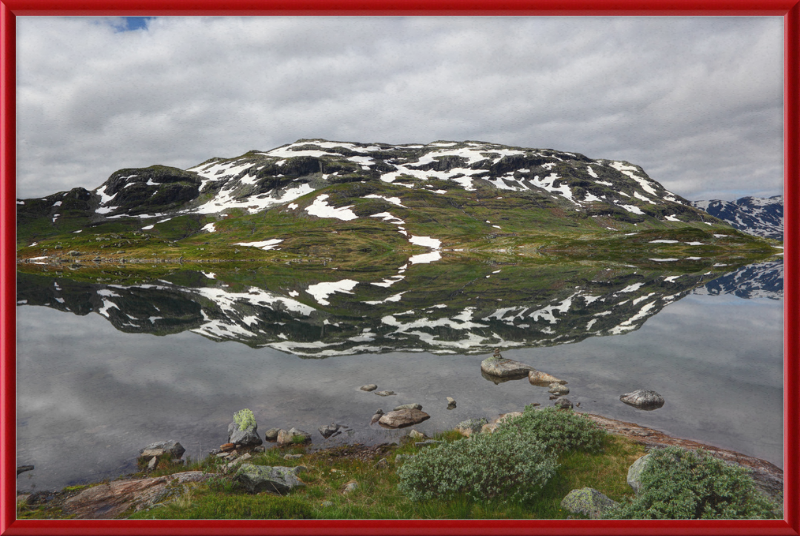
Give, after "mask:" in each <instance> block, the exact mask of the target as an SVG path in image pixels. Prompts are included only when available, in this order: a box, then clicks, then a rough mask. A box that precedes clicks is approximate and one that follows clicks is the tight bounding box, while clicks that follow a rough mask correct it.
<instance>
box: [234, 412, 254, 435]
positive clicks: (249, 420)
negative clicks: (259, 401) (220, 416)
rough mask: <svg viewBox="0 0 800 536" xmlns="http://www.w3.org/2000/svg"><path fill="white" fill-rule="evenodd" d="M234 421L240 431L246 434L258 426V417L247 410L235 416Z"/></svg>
mask: <svg viewBox="0 0 800 536" xmlns="http://www.w3.org/2000/svg"><path fill="white" fill-rule="evenodd" d="M233 421H234V422H235V423H236V424H237V425H238V426H239V430H242V431H243V432H246V431H247V430H251V429H253V428H255V426H256V417H255V415H253V412H252V411H250V410H249V409H247V408H245V409H243V410H241V411H237V412H236V413H234V414H233Z"/></svg>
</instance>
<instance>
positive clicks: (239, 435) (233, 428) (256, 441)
mask: <svg viewBox="0 0 800 536" xmlns="http://www.w3.org/2000/svg"><path fill="white" fill-rule="evenodd" d="M228 443H233V444H234V445H241V446H243V447H255V446H257V445H260V444H262V443H263V441H262V440H261V437H260V436H259V435H258V424H254V425H253V427H252V428H247V429H246V430H242V429H240V428H239V425H238V424H236V421H234V422H232V423H230V424H229V425H228Z"/></svg>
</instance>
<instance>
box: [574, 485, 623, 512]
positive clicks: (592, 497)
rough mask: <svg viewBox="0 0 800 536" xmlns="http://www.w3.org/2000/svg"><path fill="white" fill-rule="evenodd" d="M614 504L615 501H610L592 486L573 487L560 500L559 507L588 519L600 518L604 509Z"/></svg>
mask: <svg viewBox="0 0 800 536" xmlns="http://www.w3.org/2000/svg"><path fill="white" fill-rule="evenodd" d="M616 504H617V503H616V501H612V500H611V499H609V498H608V497H606V496H605V495H603V494H602V493H600V492H599V491H597V490H596V489H594V488H581V489H574V490H572V491H570V492H569V493H568V494H567V496H566V497H564V500H562V501H561V507H562V508H564V509H565V510H569V511H570V512H572V513H573V514H582V515H585V516H587V517H588V518H590V519H599V518H601V517H602V516H603V514H604V513H605V511H606V510H608V509H609V508H611V507H613V506H614V505H616Z"/></svg>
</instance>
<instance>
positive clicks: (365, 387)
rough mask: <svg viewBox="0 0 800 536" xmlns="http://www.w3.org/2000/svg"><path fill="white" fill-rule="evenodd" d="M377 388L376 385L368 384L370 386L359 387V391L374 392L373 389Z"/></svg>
mask: <svg viewBox="0 0 800 536" xmlns="http://www.w3.org/2000/svg"><path fill="white" fill-rule="evenodd" d="M377 388H378V386H377V385H375V384H374V383H370V384H368V385H362V386H361V387H360V389H361V390H362V391H374V390H375V389H377Z"/></svg>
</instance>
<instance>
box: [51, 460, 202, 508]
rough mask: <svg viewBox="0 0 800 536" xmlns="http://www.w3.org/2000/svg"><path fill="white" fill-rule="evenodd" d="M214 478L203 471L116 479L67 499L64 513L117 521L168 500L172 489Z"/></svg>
mask: <svg viewBox="0 0 800 536" xmlns="http://www.w3.org/2000/svg"><path fill="white" fill-rule="evenodd" d="M210 476H211V475H209V474H207V473H203V472H202V471H186V472H183V473H176V474H174V475H168V476H160V477H156V478H143V479H137V480H115V481H113V482H109V483H108V484H100V485H99V486H94V487H91V488H88V489H85V490H83V491H82V492H80V493H79V494H77V495H75V496H74V497H71V498H69V499H67V500H66V501H65V502H64V506H63V507H62V510H63V512H64V513H65V514H67V515H72V516H75V518H76V519H114V518H116V517H118V516H119V515H121V514H122V513H123V512H125V511H126V510H128V509H129V508H134V509H135V510H137V511H138V510H142V509H143V508H147V507H149V506H153V505H154V504H156V503H158V502H160V501H161V500H163V499H165V498H167V495H168V494H169V493H170V491H171V489H167V487H168V486H170V487H171V485H172V486H174V485H181V484H186V483H188V482H202V481H204V480H206V479H208V478H209V477H210Z"/></svg>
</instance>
